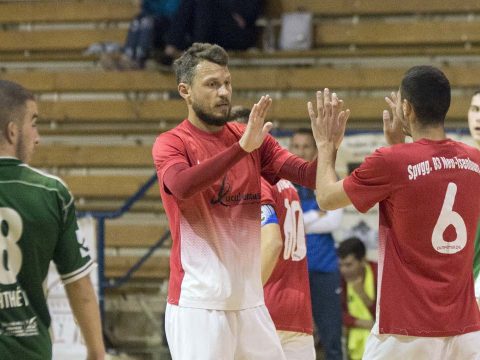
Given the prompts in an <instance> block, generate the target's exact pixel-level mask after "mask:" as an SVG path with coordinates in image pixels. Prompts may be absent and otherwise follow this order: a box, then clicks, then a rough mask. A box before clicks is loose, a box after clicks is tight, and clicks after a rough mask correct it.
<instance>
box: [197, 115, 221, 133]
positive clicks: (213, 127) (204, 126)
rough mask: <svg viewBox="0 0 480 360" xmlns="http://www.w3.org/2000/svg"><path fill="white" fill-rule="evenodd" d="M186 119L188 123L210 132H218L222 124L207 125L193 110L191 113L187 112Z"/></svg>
mask: <svg viewBox="0 0 480 360" xmlns="http://www.w3.org/2000/svg"><path fill="white" fill-rule="evenodd" d="M188 121H190V123H191V124H192V125H193V126H195V127H196V128H198V129H200V130H203V131H206V132H211V133H213V132H218V131H220V130H222V128H223V125H221V126H216V125H208V124H207V123H205V122H204V121H202V120H200V118H198V116H197V115H196V114H195V113H194V112H193V114H191V113H189V114H188Z"/></svg>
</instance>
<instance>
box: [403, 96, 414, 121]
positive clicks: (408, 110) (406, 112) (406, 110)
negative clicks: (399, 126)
mask: <svg viewBox="0 0 480 360" xmlns="http://www.w3.org/2000/svg"><path fill="white" fill-rule="evenodd" d="M402 110H403V117H404V118H406V117H408V116H409V115H410V114H411V113H412V111H413V107H412V104H410V103H409V102H408V100H407V99H404V100H403V103H402Z"/></svg>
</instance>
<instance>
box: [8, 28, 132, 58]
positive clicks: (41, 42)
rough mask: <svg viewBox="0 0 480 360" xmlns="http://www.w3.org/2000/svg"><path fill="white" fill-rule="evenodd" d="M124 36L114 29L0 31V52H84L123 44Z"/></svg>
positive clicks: (124, 34)
mask: <svg viewBox="0 0 480 360" xmlns="http://www.w3.org/2000/svg"><path fill="white" fill-rule="evenodd" d="M126 34H127V32H126V30H125V29H115V28H112V29H110V28H106V29H86V30H83V29H75V30H66V29H64V30H61V31H60V30H35V31H0V52H7V53H8V52H24V51H61V52H69V51H84V50H86V49H87V48H88V47H89V46H90V45H91V44H93V43H97V42H105V41H113V42H117V43H123V41H125V37H126ZM0 59H1V57H0Z"/></svg>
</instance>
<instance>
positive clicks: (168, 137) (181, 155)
mask: <svg viewBox="0 0 480 360" xmlns="http://www.w3.org/2000/svg"><path fill="white" fill-rule="evenodd" d="M152 157H153V163H154V164H155V169H156V170H157V176H158V179H159V181H161V182H162V183H163V176H164V175H165V172H166V171H167V170H168V168H170V167H171V166H172V165H175V164H184V165H187V166H189V165H190V164H189V163H188V160H187V155H186V150H185V146H184V144H183V142H182V140H181V139H180V137H179V136H177V135H175V134H171V133H168V132H166V133H163V134H161V135H159V136H158V137H157V139H156V140H155V143H154V144H153V148H152Z"/></svg>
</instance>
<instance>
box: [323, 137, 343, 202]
mask: <svg viewBox="0 0 480 360" xmlns="http://www.w3.org/2000/svg"><path fill="white" fill-rule="evenodd" d="M317 149H318V158H317V161H318V165H317V177H316V198H317V203H318V205H319V206H320V208H322V209H323V210H335V209H338V208H340V207H342V204H339V203H338V201H337V199H336V197H335V196H334V194H335V184H336V183H337V175H336V173H335V161H336V157H337V151H336V149H335V146H334V144H333V143H326V144H321V145H318V144H317ZM343 206H344V205H343Z"/></svg>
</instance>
